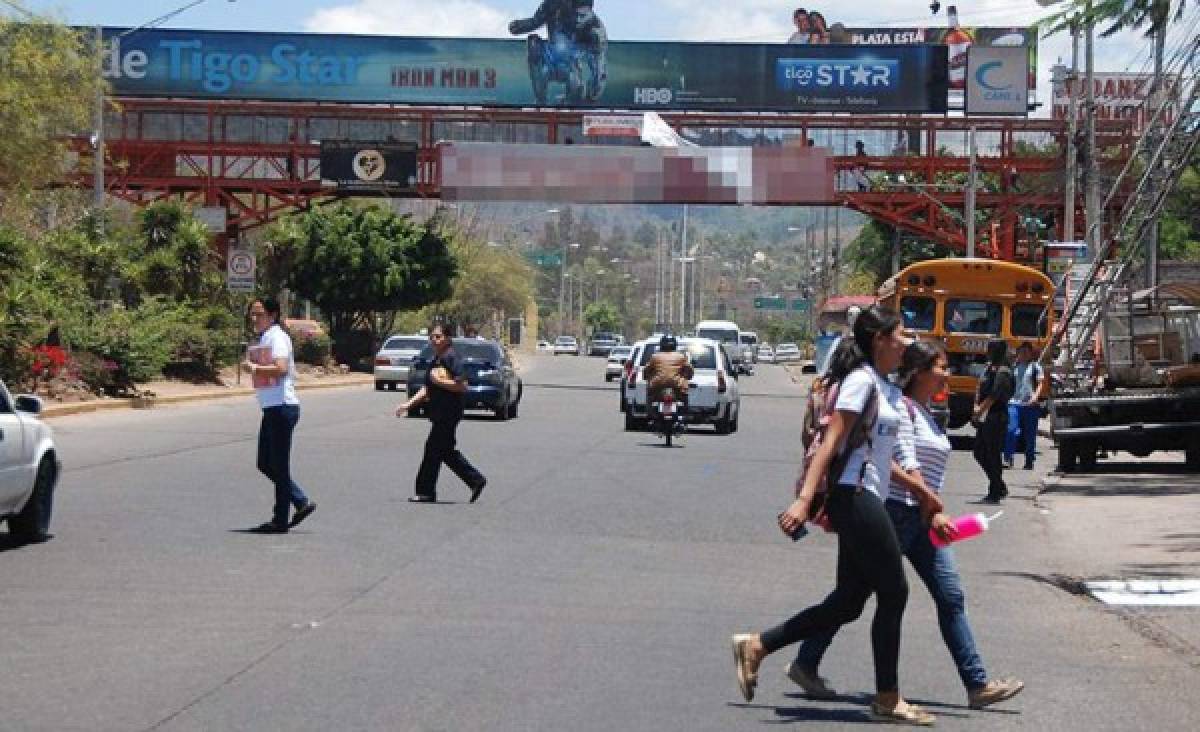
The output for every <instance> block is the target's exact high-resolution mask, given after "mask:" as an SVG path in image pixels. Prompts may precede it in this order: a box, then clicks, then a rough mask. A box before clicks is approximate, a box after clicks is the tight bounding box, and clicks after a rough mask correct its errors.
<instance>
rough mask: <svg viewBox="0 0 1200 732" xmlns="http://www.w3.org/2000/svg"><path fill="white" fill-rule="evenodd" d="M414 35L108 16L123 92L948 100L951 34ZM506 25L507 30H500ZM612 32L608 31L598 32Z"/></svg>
mask: <svg viewBox="0 0 1200 732" xmlns="http://www.w3.org/2000/svg"><path fill="white" fill-rule="evenodd" d="M589 28H590V29H591V30H590V33H591V35H588V36H587V38H590V39H591V40H590V41H588V40H586V39H585V41H586V42H585V41H579V40H578V36H572V37H571V38H574V39H575V40H570V39H568V40H564V41H563V42H562V43H557V42H556V43H547V42H546V40H545V37H544V31H543V35H539V34H538V32H537V31H536V29H535V30H534V31H533V32H529V33H528V34H526V35H524V37H522V38H519V39H512V40H509V39H474V38H414V37H387V36H345V35H330V34H300V33H240V32H224V31H221V32H206V31H181V30H163V29H146V30H139V31H138V32H137V33H133V34H131V35H128V36H126V37H123V38H119V37H118V35H119V33H120V32H121V31H120V29H108V30H107V31H106V34H107V37H108V38H109V39H110V40H109V43H108V44H107V45H108V48H106V50H105V52H104V64H103V71H104V77H105V78H106V79H107V80H108V81H109V82H110V83H111V84H112V87H113V90H114V92H115V93H116V94H118V95H128V96H151V97H156V96H167V97H199V98H206V99H269V100H283V101H318V102H362V103H387V104H393V103H395V104H417V105H455V106H460V105H477V106H500V107H532V106H538V107H569V108H582V109H587V108H607V109H638V110H641V109H647V110H664V111H666V110H715V111H753V110H770V111H794V112H826V111H829V112H887V113H892V112H913V113H920V112H932V113H940V112H944V111H945V109H946V96H947V85H948V73H949V72H948V55H947V46H945V45H924V44H913V45H908V44H894V45H854V44H853V43H846V44H843V45H797V44H748V43H660V42H634V41H621V42H611V43H610V42H608V41H607V39H606V38H605V39H601V37H600V35H598V33H599V30H598V28H597V27H593V26H589ZM498 30H500V29H498ZM600 40H603V42H600Z"/></svg>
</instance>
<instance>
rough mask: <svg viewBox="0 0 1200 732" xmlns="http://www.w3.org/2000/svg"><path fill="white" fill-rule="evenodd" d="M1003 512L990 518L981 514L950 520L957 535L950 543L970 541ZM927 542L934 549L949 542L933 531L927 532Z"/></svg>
mask: <svg viewBox="0 0 1200 732" xmlns="http://www.w3.org/2000/svg"><path fill="white" fill-rule="evenodd" d="M1003 514H1004V512H1003V511H1000V512H998V513H996V514H994V515H992V516H984V515H983V514H982V513H968V514H964V515H962V516H959V517H958V518H956V519H954V520H952V521H951V522H950V523H951V524H952V525H953V526H954V528H955V529H956V531H957V533H956V534H955V536H954V539H953V540H952V541H963V540H965V539H972V538H974V537H976V536H979V535H980V534H982V533H983V532H985V531H987V529H988V523H990V522H992V521H995V520H996V519H998V518H1000V516H1001V515H1003ZM929 541H931V542H933V545H934V546H936V547H939V548H941V547H944V546H948V545H949V543H950V542H948V541H946V540H944V539H942V537H940V536H938V533H937V532H936V531H934V530H933V529H930V530H929Z"/></svg>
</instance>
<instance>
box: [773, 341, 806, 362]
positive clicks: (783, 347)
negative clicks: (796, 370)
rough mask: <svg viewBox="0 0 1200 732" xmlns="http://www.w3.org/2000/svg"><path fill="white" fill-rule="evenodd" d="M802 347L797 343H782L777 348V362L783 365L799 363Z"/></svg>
mask: <svg viewBox="0 0 1200 732" xmlns="http://www.w3.org/2000/svg"><path fill="white" fill-rule="evenodd" d="M799 360H800V347H799V346H797V345H796V344H795V343H780V344H779V345H778V346H775V362H776V363H783V362H784V361H799Z"/></svg>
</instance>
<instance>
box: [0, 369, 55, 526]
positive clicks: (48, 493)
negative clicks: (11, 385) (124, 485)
mask: <svg viewBox="0 0 1200 732" xmlns="http://www.w3.org/2000/svg"><path fill="white" fill-rule="evenodd" d="M41 412H42V400H41V399H38V398H37V397H35V396H18V397H16V398H15V399H14V398H13V397H12V395H10V394H9V393H8V388H7V387H5V386H4V382H2V381H0V519H8V533H9V535H10V536H11V537H12V538H13V539H14V540H16V541H18V542H21V543H33V542H40V541H45V540H46V539H49V538H50V534H49V533H48V530H49V528H50V513H51V510H52V508H53V506H54V486H55V484H57V482H58V474H59V472H60V471H61V467H62V466H61V464H60V463H59V461H58V453H57V450H56V449H55V447H54V434H53V433H52V432H51V430H50V427H49V426H47V425H46V423H45V422H43V421H42V420H41V419H40V418H39V417H38V415H39V414H41Z"/></svg>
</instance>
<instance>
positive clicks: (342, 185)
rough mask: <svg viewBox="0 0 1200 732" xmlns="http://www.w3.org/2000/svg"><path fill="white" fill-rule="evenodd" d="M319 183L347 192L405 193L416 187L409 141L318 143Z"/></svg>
mask: <svg viewBox="0 0 1200 732" xmlns="http://www.w3.org/2000/svg"><path fill="white" fill-rule="evenodd" d="M321 180H323V181H327V182H330V183H336V184H337V187H338V188H339V189H342V190H347V191H363V192H391V191H408V190H412V189H413V188H415V187H416V185H417V146H416V144H415V143H411V142H379V143H372V142H331V141H324V140H323V141H322V142H321Z"/></svg>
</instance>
